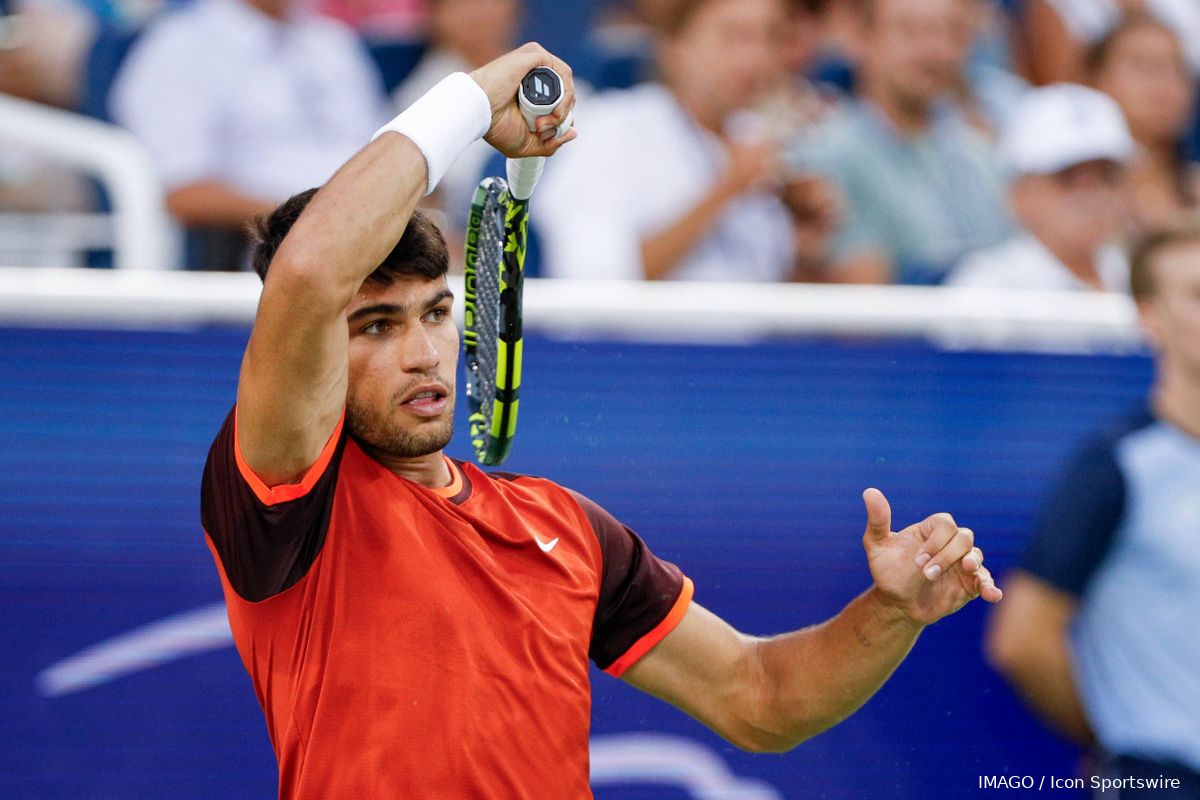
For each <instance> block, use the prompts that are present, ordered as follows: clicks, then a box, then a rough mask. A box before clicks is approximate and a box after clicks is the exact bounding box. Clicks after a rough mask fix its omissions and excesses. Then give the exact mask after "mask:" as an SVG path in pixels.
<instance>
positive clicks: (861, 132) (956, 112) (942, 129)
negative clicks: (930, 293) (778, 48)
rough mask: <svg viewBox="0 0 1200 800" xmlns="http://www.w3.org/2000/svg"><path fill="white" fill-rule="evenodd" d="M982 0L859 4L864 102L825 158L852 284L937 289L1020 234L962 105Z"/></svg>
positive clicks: (851, 107) (826, 137)
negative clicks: (979, 254) (974, 18)
mask: <svg viewBox="0 0 1200 800" xmlns="http://www.w3.org/2000/svg"><path fill="white" fill-rule="evenodd" d="M974 2H975V0H862V3H861V6H860V9H859V11H860V14H859V36H860V38H861V42H860V52H861V64H860V73H859V80H858V89H857V91H858V95H857V98H856V99H854V100H852V101H851V102H849V103H847V104H846V105H845V107H844V108H843V109H842V110H841V111H840V112H839V113H838V114H837V115H835V116H834V117H832V118H831V119H830V120H829V122H828V123H826V125H825V126H824V130H823V131H822V134H821V141H823V142H824V143H825V147H824V152H822V153H820V154H819V156H818V158H819V159H820V160H821V161H823V162H824V163H825V165H826V169H828V170H830V172H831V173H832V174H833V175H835V176H836V177H837V179H838V182H839V184H840V186H841V189H842V192H843V194H844V196H845V198H846V203H847V215H848V218H847V221H846V224H845V225H844V226H843V229H842V231H841V232H840V234H839V236H838V239H837V242H836V244H835V258H836V259H837V261H838V271H839V273H840V275H841V278H842V279H843V280H846V281H852V282H889V281H895V282H899V283H908V284H929V283H938V282H940V280H941V279H942V277H943V276H944V274H945V272H946V271H947V270H948V269H949V268H950V267H951V266H952V265H953V264H954V263H955V262H956V261H957V260H958V259H959V258H961V257H962V256H963V254H964V253H967V252H969V251H971V250H974V249H977V248H979V247H985V246H988V245H992V244H996V243H999V242H1001V241H1003V240H1004V239H1005V237H1007V235H1008V234H1009V231H1010V230H1011V223H1010V221H1009V218H1008V214H1007V211H1006V208H1005V204H1004V191H1003V190H1004V181H1003V176H1002V171H1001V168H1000V162H999V159H998V157H997V155H996V153H995V152H994V149H993V148H992V146H991V144H990V143H989V142H988V140H987V139H986V138H985V137H984V136H983V135H982V134H981V133H979V132H978V131H976V130H975V129H974V128H973V127H972V126H971V125H970V124H969V123H968V122H967V121H966V120H965V118H964V115H963V113H962V110H961V108H960V107H959V105H958V104H956V103H955V102H954V95H955V92H956V90H957V89H958V88H959V87H960V86H961V84H962V80H963V77H962V71H963V68H964V66H965V58H966V54H967V51H968V47H966V46H965V45H964V42H965V41H967V40H969V38H970V33H969V27H970V20H971V15H970V12H971V11H972V10H973V6H972V5H971V4H973V3H974ZM964 28H966V29H964Z"/></svg>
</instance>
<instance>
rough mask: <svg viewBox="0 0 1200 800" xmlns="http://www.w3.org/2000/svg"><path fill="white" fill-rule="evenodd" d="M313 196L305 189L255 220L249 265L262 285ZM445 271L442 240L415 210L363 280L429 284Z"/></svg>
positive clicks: (445, 253)
mask: <svg viewBox="0 0 1200 800" xmlns="http://www.w3.org/2000/svg"><path fill="white" fill-rule="evenodd" d="M316 193H317V189H308V190H306V191H303V192H300V193H299V194H297V195H293V196H292V197H289V198H288V199H287V200H285V201H284V202H283V204H282V205H280V206H279V207H278V208H276V209H275V210H274V211H272V212H271V213H270V214H268V215H266V216H263V217H259V218H258V219H257V220H255V222H254V225H253V226H252V229H251V231H250V234H251V237H252V241H253V243H254V253H253V257H252V259H251V264H252V265H253V267H254V271H255V272H256V273H258V277H259V278H261V279H263V280H264V281H265V280H266V279H267V270H268V269H269V268H270V266H271V260H272V259H274V258H275V253H276V252H277V251H278V250H279V246H280V245H281V244H283V240H284V238H285V237H286V236H287V235H288V231H290V230H291V229H292V225H294V224H295V223H296V220H298V219H299V218H300V215H301V214H302V213H303V212H304V209H305V208H307V207H308V203H309V201H310V200H312V198H313V195H315V194H316ZM449 268H450V253H449V251H448V250H447V249H446V239H445V238H444V237H443V236H442V232H441V231H440V230H438V227H437V225H434V224H433V221H432V220H430V219H429V216H428V215H427V214H425V213H424V212H422V211H421V210H420V209H416V210H414V211H413V214H412V217H411V218H410V219H409V220H408V225H407V226H406V227H405V228H404V235H402V236H401V237H400V241H399V242H397V243H396V246H395V247H393V248H392V252H390V253H388V254H387V257H386V258H384V259H383V263H381V264H380V265H379V266H378V267H377V268H376V269H375V271H374V272H372V273H371V274H370V275H368V276H367V280H368V281H371V282H372V283H378V284H382V285H384V286H387V285H388V284H390V283H391V282H392V281H393V280H394V279H396V278H398V277H403V276H410V275H416V276H420V277H423V278H429V279H431V280H432V279H435V278H440V277H441V276H443V275H445V274H446V271H447V270H448V269H449Z"/></svg>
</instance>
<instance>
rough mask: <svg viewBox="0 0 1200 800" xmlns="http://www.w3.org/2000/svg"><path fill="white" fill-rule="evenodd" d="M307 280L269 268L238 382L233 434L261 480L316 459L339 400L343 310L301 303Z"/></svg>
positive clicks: (272, 480) (276, 478)
mask: <svg viewBox="0 0 1200 800" xmlns="http://www.w3.org/2000/svg"><path fill="white" fill-rule="evenodd" d="M310 280H312V279H311V278H306V277H304V276H303V275H295V274H292V273H291V272H288V271H281V272H280V273H277V274H276V273H272V272H268V274H267V281H266V284H265V286H264V287H263V294H262V298H261V300H260V301H259V308H258V314H257V316H256V318H255V322H254V330H253V331H252V332H251V334H250V342H249V344H248V345H247V346H246V354H245V357H244V358H243V360H242V368H241V374H240V377H239V380H238V406H237V407H238V420H237V437H238V443H239V445H240V448H241V452H242V455H243V458H244V459H245V461H246V464H247V465H248V466H249V467H250V468H251V469H252V470H253V471H254V472H255V473H256V474H257V475H258V476H259V477H260V478H262V480H263V481H264V482H265V483H267V484H268V485H272V484H278V483H287V482H290V481H293V480H294V479H296V478H298V477H299V476H300V475H302V474H303V473H304V472H305V471H306V470H307V469H308V467H310V466H312V464H313V463H314V462H315V461H316V460H317V458H318V456H319V455H320V454H321V451H322V449H323V448H324V446H325V445H326V443H327V442H328V441H329V437H330V436H331V435H332V433H333V431H334V428H335V427H336V426H337V424H338V420H339V419H341V415H342V411H343V409H344V407H345V403H346V386H347V372H348V360H349V332H348V330H347V327H346V320H345V317H344V316H343V310H342V309H340V308H339V309H336V310H335V309H334V307H333V305H331V304H325V303H317V302H312V303H309V302H306V301H305V297H306V296H307V295H308V294H309V291H308V288H309V287H308V286H307V285H306V284H307V283H308V282H309V281H310Z"/></svg>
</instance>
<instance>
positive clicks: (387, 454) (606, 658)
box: [202, 44, 1000, 800]
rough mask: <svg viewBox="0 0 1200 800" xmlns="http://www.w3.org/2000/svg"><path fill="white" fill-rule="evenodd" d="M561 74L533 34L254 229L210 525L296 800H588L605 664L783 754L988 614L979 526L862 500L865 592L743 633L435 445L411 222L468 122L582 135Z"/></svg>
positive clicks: (554, 488) (575, 504) (440, 377)
mask: <svg viewBox="0 0 1200 800" xmlns="http://www.w3.org/2000/svg"><path fill="white" fill-rule="evenodd" d="M543 65H544V66H550V67H552V68H554V69H555V70H557V71H558V72H559V74H560V75H562V76H563V77H564V79H565V82H566V102H564V103H563V104H562V105H561V106H560V107H559V109H558V110H557V111H556V113H555V114H554V115H553V116H545V117H541V118H539V119H538V120H537V131H538V132H537V133H531V132H530V131H529V129H528V127H527V125H526V123H525V121H524V120H523V118H522V116H521V113H520V111H519V109H518V108H517V105H516V103H515V102H514V96H515V94H516V90H517V86H518V82H519V81H520V79H521V78H522V76H524V75H525V74H526V73H527V72H528V71H529V70H530V69H532V68H534V67H537V66H543ZM570 76H571V71H570V69H569V68H568V67H567V65H566V64H564V63H563V62H562V61H560V60H559V59H557V58H555V57H554V56H552V55H551V54H549V53H547V52H546V51H545V50H543V49H542V48H540V47H538V46H537V45H533V44H530V45H526V46H525V47H522V48H521V49H519V50H517V51H515V52H513V53H510V54H508V55H505V56H503V57H501V58H499V59H497V60H496V61H494V62H492V63H490V64H488V65H486V66H484V67H482V68H480V69H479V70H477V71H475V72H474V73H472V74H471V75H469V76H468V75H465V74H462V73H458V74H455V75H452V76H450V77H448V78H446V79H445V80H444V81H443V82H442V83H440V84H439V85H438V86H436V87H435V88H434V89H432V90H431V91H430V92H429V93H428V94H427V95H425V96H424V97H423V98H421V99H420V100H419V101H418V102H417V103H415V104H414V105H413V106H412V107H411V108H410V109H409V110H407V111H406V112H405V113H403V114H401V115H400V116H399V117H397V118H396V120H394V121H393V122H392V123H391V124H389V125H388V126H387V127H386V128H385V129H384V131H382V132H381V133H380V135H378V136H377V137H376V138H375V140H374V141H373V142H372V143H371V144H370V145H368V146H367V147H366V148H364V149H363V150H362V151H361V152H359V153H358V154H357V155H356V156H354V158H353V159H351V160H350V161H349V162H348V163H347V164H346V165H345V166H344V167H343V168H342V169H341V170H340V171H339V172H338V173H337V174H336V175H335V176H334V177H333V178H332V179H331V180H330V181H329V183H328V184H327V185H326V186H325V187H324V188H323V189H321V190H320V191H319V192H315V193H314V192H311V191H310V192H307V193H304V194H302V195H299V196H297V197H295V198H292V199H291V200H289V201H288V202H287V203H285V204H284V205H283V206H281V207H280V208H279V209H277V210H276V211H275V212H274V213H273V214H271V216H270V217H269V218H268V219H267V220H266V221H265V222H264V223H263V224H262V226H261V231H260V233H261V242H260V244H259V245H258V250H257V253H256V268H257V269H258V271H259V272H260V274H261V275H263V278H264V287H263V293H262V298H261V301H260V304H259V308H258V315H257V318H256V320H255V323H254V330H253V333H252V334H251V337H250V341H249V344H248V346H247V348H246V355H245V359H244V361H243V363H242V369H241V377H240V381H239V384H238V392H237V404H236V406H235V407H234V409H233V411H232V412H231V413H230V415H229V417H228V419H227V420H226V422H225V424H224V426H223V428H222V429H221V431H220V433H219V434H218V435H217V438H216V440H215V442H214V443H213V446H212V450H211V453H210V456H209V459H208V463H207V465H206V467H205V472H204V480H203V488H202V520H203V524H204V528H205V531H206V534H207V541H208V543H209V546H210V547H211V549H212V551H213V554H214V557H215V559H216V562H217V567H218V571H219V573H220V578H221V582H222V586H223V588H224V592H225V598H226V601H227V604H228V609H229V620H230V624H231V626H232V628H233V633H234V639H235V642H236V644H237V649H238V652H239V653H240V655H241V658H242V661H243V663H244V664H245V666H246V669H247V670H248V671H249V673H250V676H251V678H252V679H253V682H254V688H255V691H256V693H257V696H258V700H259V702H260V703H261V704H262V707H263V711H264V712H265V714H266V719H267V729H268V732H269V733H270V737H271V743H272V745H273V747H274V749H275V753H276V756H277V757H278V761H279V783H280V789H279V795H280V797H281V798H355V799H356V800H357V799H358V798H399V797H480V798H482V797H489V798H537V800H546V798H581V797H583V798H586V797H590V796H591V794H590V790H589V788H588V728H589V722H590V686H589V681H588V660H589V658H590V659H591V660H592V661H594V662H595V663H596V664H597V665H598V666H599V667H601V668H603V669H604V670H606V671H607V672H608V673H610V674H612V675H615V676H619V677H622V678H623V679H625V680H627V681H628V682H630V683H631V684H633V685H634V686H637V687H638V688H640V689H642V690H644V691H647V692H649V693H651V694H654V695H656V696H658V697H661V698H663V699H665V700H667V701H668V702H670V703H672V704H674V705H675V706H677V707H679V708H680V709H682V710H683V711H685V712H686V713H688V714H691V715H692V716H693V717H695V718H696V719H698V720H700V721H701V722H703V723H704V724H706V725H708V726H709V727H711V728H712V729H713V730H715V731H717V732H718V733H719V734H720V735H722V736H724V737H725V738H727V739H728V740H729V741H731V742H733V743H734V744H736V745H737V746H739V747H742V748H745V749H748V750H753V751H782V750H787V749H789V748H791V747H794V746H795V745H796V744H797V743H799V742H801V741H803V740H804V739H806V738H807V737H810V736H812V735H814V734H816V733H818V732H820V731H822V730H824V729H825V728H828V727H830V726H831V725H834V724H836V723H837V722H839V721H840V720H842V719H844V718H845V717H846V716H847V715H849V714H850V713H852V712H853V711H854V710H855V709H857V708H858V707H859V706H860V705H862V704H863V703H864V702H865V701H866V700H867V698H869V697H870V696H871V695H872V694H873V693H874V692H875V691H876V690H877V689H878V688H879V686H880V685H881V684H882V683H883V682H884V681H885V680H886V679H887V677H888V676H889V675H890V674H891V672H892V670H894V669H895V668H896V666H897V665H898V664H899V663H900V662H901V660H903V658H904V657H905V655H906V654H907V653H908V651H909V649H910V648H911V647H912V646H913V643H914V642H915V641H916V639H917V636H918V635H919V633H920V632H921V629H922V628H923V627H924V626H925V625H928V624H929V623H931V622H933V621H935V620H937V619H939V618H940V617H943V616H945V615H947V614H950V613H952V612H954V611H955V610H957V609H958V608H960V607H961V606H963V605H964V604H965V603H967V602H968V601H970V600H971V599H973V598H974V597H976V596H978V595H982V596H983V597H984V598H985V599H987V600H989V601H993V602H994V601H996V600H999V598H1000V591H999V589H997V588H996V586H995V584H994V583H993V581H992V578H991V576H990V575H989V574H988V571H987V569H986V568H984V567H983V554H982V553H981V552H980V550H979V548H977V547H975V546H974V543H973V541H972V533H971V531H970V530H967V529H965V528H960V527H958V526H957V525H956V524H955V522H954V520H953V519H951V518H950V516H949V515H946V514H938V515H935V516H932V517H930V518H928V519H926V520H925V521H923V522H921V523H919V524H917V525H913V526H911V527H909V528H906V529H904V530H902V531H900V532H899V533H893V532H892V530H891V518H890V517H891V513H890V509H889V507H888V503H887V501H886V500H885V499H884V497H883V495H882V494H880V493H879V492H878V491H876V490H874V489H870V490H868V491H867V492H866V493H865V494H864V500H865V502H866V507H867V527H866V533H865V535H864V537H863V542H864V545H865V547H866V551H867V559H868V563H869V565H870V570H871V574H872V576H873V578H874V584H873V585H872V586H871V587H870V588H869V589H867V590H866V591H865V592H863V594H861V595H860V596H859V597H858V598H856V599H855V600H853V601H852V602H851V603H850V604H849V605H848V606H847V607H846V608H845V609H844V610H843V611H842V612H841V613H839V614H838V615H837V616H836V617H834V618H833V619H831V620H829V621H828V622H825V623H823V624H821V625H817V626H814V627H811V628H806V629H804V630H800V631H796V632H794V633H790V634H786V635H783V636H777V637H773V638H770V639H760V638H755V637H752V636H747V635H744V634H741V633H739V632H737V631H735V630H734V629H733V628H731V627H730V626H729V625H727V624H726V623H725V622H723V621H722V620H721V619H719V618H718V617H716V616H715V615H714V614H712V613H711V612H709V611H706V610H705V609H704V608H702V607H701V606H699V605H697V604H696V603H694V602H693V601H692V584H691V582H690V581H689V580H688V579H687V578H686V577H685V576H684V575H683V574H682V573H681V572H680V571H679V569H677V568H676V567H675V566H673V565H671V564H668V563H666V562H664V561H661V560H659V559H657V558H656V557H655V556H654V555H653V554H651V552H650V551H649V550H648V549H647V547H646V545H645V544H644V543H643V542H642V540H641V539H640V538H638V536H637V535H635V534H634V533H633V532H632V531H630V530H629V529H628V528H626V527H625V526H623V525H622V524H621V523H619V522H618V521H616V520H615V519H613V517H612V516H611V515H609V514H608V513H607V512H606V511H605V510H604V509H602V508H600V507H599V506H597V505H596V504H595V503H592V502H591V501H589V500H587V499H586V498H584V497H582V496H581V495H579V494H576V493H575V492H572V491H570V490H568V489H565V488H563V487H561V486H558V485H556V484H554V483H552V482H550V481H548V480H544V479H541V478H534V477H528V476H518V475H509V474H503V473H492V474H486V473H484V472H482V471H481V470H479V469H477V468H476V467H474V466H473V465H471V464H467V463H462V462H458V461H455V460H452V459H449V458H447V457H446V456H445V455H443V453H442V449H443V448H444V447H445V445H446V444H447V443H448V442H449V441H450V438H451V427H452V418H453V410H454V391H455V367H456V362H457V357H458V351H459V337H458V333H457V330H456V328H455V324H454V322H453V320H452V318H451V313H450V312H451V301H452V296H451V293H450V290H449V288H448V286H447V283H446V278H445V274H446V268H447V260H448V257H447V252H446V246H445V244H444V242H443V240H442V237H441V234H440V233H439V232H438V231H437V229H436V228H435V227H434V226H433V225H432V224H430V222H429V220H428V219H427V218H426V217H424V216H423V215H422V214H421V213H420V212H418V211H415V210H414V209H415V206H416V204H417V202H418V201H419V200H420V199H421V197H422V196H423V195H425V194H426V193H428V192H429V191H431V190H432V189H433V188H434V187H435V186H436V185H437V181H438V178H439V177H440V176H441V175H442V174H443V173H444V172H445V169H446V167H447V166H448V165H449V164H450V163H451V162H452V161H453V160H454V158H455V157H456V156H457V155H458V154H459V153H460V152H462V150H463V149H464V148H465V147H467V146H468V145H469V144H470V143H471V142H472V141H474V140H475V139H477V138H478V137H480V136H485V138H486V139H487V141H488V142H490V143H491V144H492V145H494V146H495V147H496V148H497V149H499V150H500V151H501V152H503V153H504V154H505V155H507V156H510V157H524V156H535V155H540V156H549V155H552V154H553V153H554V152H555V151H556V150H558V148H560V147H561V146H563V145H564V144H565V143H567V142H569V141H570V140H571V139H572V138H573V137H574V135H575V134H574V131H570V130H568V131H566V132H565V133H563V134H562V135H559V134H558V133H557V131H556V130H555V128H556V127H557V126H558V125H559V124H560V123H562V121H563V120H564V119H565V116H566V114H567V112H568V111H569V110H570V107H571V104H572V103H573V99H574V95H573V89H572V84H571V77H570ZM631 124H636V120H632V121H631Z"/></svg>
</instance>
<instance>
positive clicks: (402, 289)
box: [346, 275, 450, 314]
mask: <svg viewBox="0 0 1200 800" xmlns="http://www.w3.org/2000/svg"><path fill="white" fill-rule="evenodd" d="M449 291H450V286H449V284H447V282H446V276H445V275H442V276H441V277H438V278H426V277H424V276H422V275H404V276H401V277H397V278H393V280H392V282H391V283H389V284H387V285H384V284H381V283H376V282H375V281H363V285H362V286H361V287H359V290H358V293H357V294H355V295H354V299H353V300H351V301H350V305H348V306H346V313H347V314H353V313H354V312H355V311H356V310H358V309H360V308H365V307H366V306H373V305H379V304H389V305H397V306H408V307H416V306H424V305H425V304H427V303H429V302H430V301H432V300H433V299H434V298H436V297H437V296H438V295H440V294H443V293H445V292H449Z"/></svg>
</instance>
